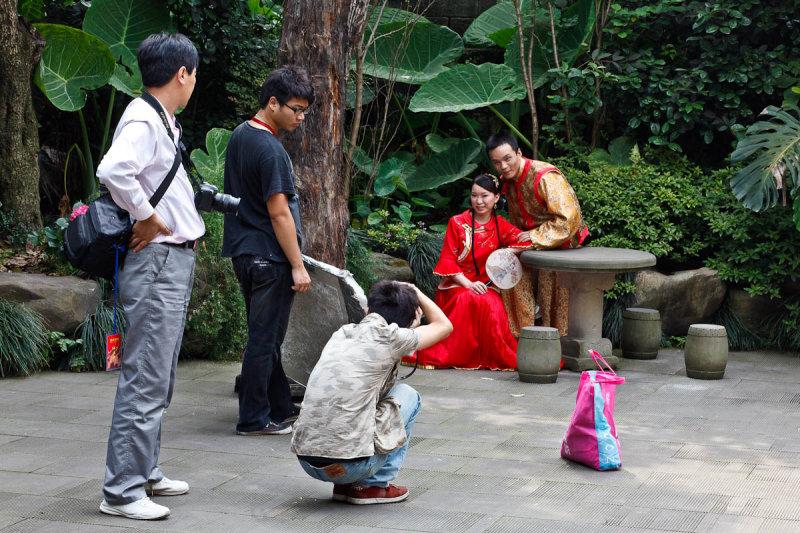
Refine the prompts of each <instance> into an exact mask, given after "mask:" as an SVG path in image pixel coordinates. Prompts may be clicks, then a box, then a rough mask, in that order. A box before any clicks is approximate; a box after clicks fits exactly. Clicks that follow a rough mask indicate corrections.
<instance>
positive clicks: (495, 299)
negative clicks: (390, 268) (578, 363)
mask: <svg viewBox="0 0 800 533" xmlns="http://www.w3.org/2000/svg"><path fill="white" fill-rule="evenodd" d="M498 229H499V231H500V239H499V241H498V238H497V231H498ZM520 233H522V232H521V231H520V230H519V229H517V228H515V227H514V226H512V225H511V224H510V223H509V222H508V221H507V220H505V219H504V218H503V217H498V216H495V215H493V216H492V218H490V219H489V221H488V222H487V223H486V224H477V223H476V224H475V239H474V242H475V250H474V251H475V259H474V261H473V254H472V252H473V250H472V243H473V239H472V211H471V210H467V211H464V212H463V213H461V214H460V215H456V216H454V217H453V218H451V219H450V222H449V223H448V224H447V233H446V235H445V239H444V246H443V247H442V253H441V256H440V257H439V263H438V264H437V265H436V268H435V269H434V271H433V272H434V274H437V275H439V276H443V279H442V281H441V282H440V283H439V287H438V288H437V290H436V305H438V306H439V307H440V308H441V309H442V311H444V312H445V314H446V315H447V317H448V318H449V319H450V322H452V323H453V333H451V334H450V336H449V337H447V338H446V339H444V340H443V341H441V342H439V343H437V344H435V345H433V346H431V347H430V348H426V349H425V350H420V351H419V352H417V354H418V357H419V364H420V366H428V367H438V368H449V367H455V368H491V369H494V370H514V369H516V368H517V340H516V339H515V338H514V336H513V335H512V334H511V331H510V330H509V328H508V315H507V314H506V310H505V307H504V306H503V300H502V299H501V298H500V294H499V293H498V292H497V289H495V288H494V287H490V288H489V290H488V291H487V292H486V294H475V293H474V292H472V291H471V290H469V289H467V288H465V287H461V286H459V285H457V284H456V283H455V282H454V281H453V279H452V276H456V275H458V274H463V275H464V276H466V277H467V279H469V280H470V281H482V282H483V283H487V282H488V281H489V276H488V275H487V274H486V268H485V266H486V259H487V258H488V257H489V254H491V253H492V252H493V251H495V250H497V249H498V248H500V247H501V246H500V243H501V242H502V247H503V248H527V247H528V246H529V245H530V243H519V242H517V237H518V236H519V234H520ZM476 264H477V267H478V269H479V272H476V270H475V266H476ZM405 362H406V363H409V362H410V363H412V364H413V363H414V357H413V356H411V357H408V358H406V360H405Z"/></svg>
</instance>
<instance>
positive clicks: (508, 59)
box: [505, 0, 594, 89]
mask: <svg viewBox="0 0 800 533" xmlns="http://www.w3.org/2000/svg"><path fill="white" fill-rule="evenodd" d="M567 22H570V24H569V25H567ZM593 27H594V0H580V1H579V2H578V3H576V4H573V5H572V6H570V7H569V9H567V10H566V11H565V12H564V15H563V16H562V17H561V25H560V26H559V27H557V28H556V44H557V46H558V58H559V61H560V63H561V64H562V65H574V64H575V60H576V59H577V58H578V55H579V54H580V52H581V45H582V44H583V43H584V42H585V41H586V40H587V39H588V38H589V36H591V34H592V28H593ZM546 28H547V31H543V30H542V29H541V27H540V26H539V25H538V24H537V25H536V41H537V42H538V43H547V45H548V46H547V48H550V45H551V43H552V39H553V37H552V35H551V33H550V27H549V25H548V26H547V27H546ZM527 41H528V39H527V36H526V44H525V51H526V53H527V50H528V44H527ZM519 52H520V50H519V35H518V34H517V33H516V32H515V33H514V36H513V39H512V40H511V43H510V44H509V45H508V47H507V48H506V53H505V63H506V65H508V66H510V67H511V68H513V69H514V71H516V73H517V76H518V77H519V79H520V80H522V79H523V78H522V62H521V61H520V53H519ZM555 66H556V64H555V59H554V58H553V55H552V50H549V51H545V48H543V47H542V46H541V45H539V44H535V45H534V49H533V55H532V58H531V79H532V80H533V88H534V89H538V88H539V87H541V86H542V85H544V83H545V82H546V81H547V80H546V77H545V74H546V73H547V71H548V69H551V68H553V67H555Z"/></svg>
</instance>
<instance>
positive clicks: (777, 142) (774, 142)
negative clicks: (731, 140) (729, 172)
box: [730, 106, 800, 211]
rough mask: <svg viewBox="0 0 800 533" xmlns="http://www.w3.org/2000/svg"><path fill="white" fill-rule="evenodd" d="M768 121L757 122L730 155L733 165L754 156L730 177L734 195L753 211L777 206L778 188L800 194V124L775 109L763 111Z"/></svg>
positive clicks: (781, 110) (783, 111) (794, 194)
mask: <svg viewBox="0 0 800 533" xmlns="http://www.w3.org/2000/svg"><path fill="white" fill-rule="evenodd" d="M764 114H765V115H767V117H768V118H767V120H761V121H759V122H756V123H755V124H753V125H752V126H750V127H749V128H748V129H747V132H746V135H745V137H744V138H743V139H742V140H740V141H739V143H738V144H737V145H736V150H734V152H733V153H732V154H731V160H732V161H734V162H739V161H746V160H749V159H750V158H751V157H755V159H753V160H752V161H751V162H750V163H749V164H748V165H747V166H746V167H744V168H743V169H741V170H740V171H739V172H737V173H736V175H735V176H734V177H733V178H731V181H730V184H731V187H732V188H733V194H734V195H735V196H736V198H737V199H738V200H739V201H740V202H742V205H744V206H745V207H747V208H748V209H752V210H753V211H760V210H762V209H766V208H769V207H772V206H774V205H775V204H776V203H777V201H778V197H779V191H778V189H779V185H780V184H781V183H780V182H782V186H783V187H786V188H787V190H790V191H791V194H792V196H794V197H795V198H796V197H797V195H798V193H800V121H798V119H797V118H795V117H794V116H793V115H791V114H790V113H788V112H786V111H785V110H783V109H779V108H777V107H774V106H769V107H767V108H766V109H765V110H764Z"/></svg>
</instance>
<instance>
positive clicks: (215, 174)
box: [191, 128, 233, 186]
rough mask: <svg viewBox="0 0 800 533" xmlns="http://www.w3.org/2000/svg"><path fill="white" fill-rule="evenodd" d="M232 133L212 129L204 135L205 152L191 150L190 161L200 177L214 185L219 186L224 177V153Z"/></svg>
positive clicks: (221, 129) (220, 129)
mask: <svg viewBox="0 0 800 533" xmlns="http://www.w3.org/2000/svg"><path fill="white" fill-rule="evenodd" d="M231 134H233V132H232V131H230V130H226V129H223V128H213V129H211V130H209V131H208V133H206V152H207V153H206V152H204V151H203V150H201V149H199V148H196V149H194V150H192V156H191V157H192V161H193V162H194V164H195V166H197V170H198V171H199V172H200V174H202V176H203V177H204V178H205V179H206V180H207V181H209V182H211V183H213V184H214V185H217V186H221V185H222V180H223V177H224V175H225V151H226V150H227V148H228V141H229V140H230V138H231Z"/></svg>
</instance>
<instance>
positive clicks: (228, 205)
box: [211, 193, 239, 215]
mask: <svg viewBox="0 0 800 533" xmlns="http://www.w3.org/2000/svg"><path fill="white" fill-rule="evenodd" d="M211 209H213V210H215V211H219V212H220V213H223V214H226V215H235V214H236V213H237V212H238V211H239V199H238V198H236V197H235V196H231V195H230V194H221V193H217V194H215V195H214V200H213V201H212V203H211Z"/></svg>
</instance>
